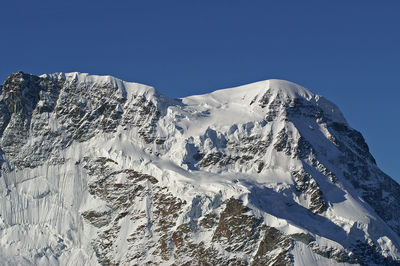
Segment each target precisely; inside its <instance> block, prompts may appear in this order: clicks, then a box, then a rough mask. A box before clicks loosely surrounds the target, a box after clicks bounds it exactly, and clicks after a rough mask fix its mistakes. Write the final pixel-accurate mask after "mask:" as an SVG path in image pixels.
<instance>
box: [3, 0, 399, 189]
mask: <svg viewBox="0 0 400 266" xmlns="http://www.w3.org/2000/svg"><path fill="white" fill-rule="evenodd" d="M7 2H8V3H7ZM0 11H1V12H0V13H1V15H0V36H1V37H0V80H1V82H2V81H3V80H4V79H5V77H6V76H7V75H9V74H10V73H12V72H16V71H18V70H23V71H24V72H28V73H33V74H42V73H53V72H71V71H79V72H89V73H92V74H110V75H114V76H116V77H119V78H121V79H124V80H127V81H135V82H140V83H145V84H149V85H152V86H155V87H156V88H157V89H158V90H159V91H160V92H161V93H163V94H166V95H168V96H170V97H183V96H187V95H192V94H200V93H206V92H210V91H213V90H215V89H219V88H226V87H231V86H236V85H241V84H245V83H250V82H254V81H258V80H264V79H269V78H280V79H286V80H290V81H293V82H296V83H299V84H301V85H303V86H305V87H307V88H309V89H311V90H312V91H313V92H315V93H317V94H321V95H323V96H325V97H327V98H328V99H330V100H331V101H333V102H334V103H336V104H337V105H338V106H339V107H340V109H341V110H342V111H343V113H344V115H345V117H346V118H347V120H348V121H349V123H350V125H351V126H352V127H354V128H356V129H357V130H359V131H361V133H362V134H363V135H364V137H365V138H366V140H367V143H368V144H369V146H370V149H371V152H372V154H373V155H374V157H375V158H376V160H377V163H378V165H379V166H380V167H381V169H382V170H384V171H385V172H386V173H388V174H389V175H391V176H392V177H393V178H395V179H396V180H397V181H398V182H399V181H400V173H399V170H400V138H399V131H400V123H399V121H400V119H399V117H398V116H399V114H400V108H399V105H400V87H399V82H398V78H399V77H400V64H399V63H400V16H399V14H400V1H394V0H393V1H390V0H387V1H372V0H371V1H358V0H352V1H324V0H319V1H312V0H310V1H265V0H264V1H258V0H254V1H235V0H230V1H222V0H221V1H188V0H186V1H174V0H171V1H165V0H164V1H151V0H148V1H122V0H121V1H102V0H97V1H84V0H81V1H75V0H71V1H58V0H53V1H48V0H42V1H26V0H20V1H3V2H1V4H0Z"/></svg>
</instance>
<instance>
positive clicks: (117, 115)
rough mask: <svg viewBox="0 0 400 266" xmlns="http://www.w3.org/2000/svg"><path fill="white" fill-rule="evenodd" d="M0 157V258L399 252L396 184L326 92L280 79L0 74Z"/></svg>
mask: <svg viewBox="0 0 400 266" xmlns="http://www.w3.org/2000/svg"><path fill="white" fill-rule="evenodd" d="M0 166H1V167H0V206H2V207H1V208H0V238H1V239H2V241H1V243H0V261H2V262H4V264H6V265H7V264H10V265H15V264H21V265H27V264H29V265H32V264H33V265H55V264H62V265H64V264H66V265H80V264H85V265H98V264H101V265H110V264H123V265H125V264H126V265H132V264H138V265H144V264H163V265H164V264H165V265H177V264H178V265H198V264H213V265H230V264H236V265H275V264H279V265H291V264H296V265H335V264H340V263H347V264H361V265H366V264H376V265H396V264H397V265H398V264H399V261H400V252H399V249H400V238H399V235H400V222H399V221H400V214H399V212H398V210H399V209H400V201H399V199H400V186H399V185H398V184H397V183H396V182H395V181H393V180H392V179H391V178H390V177H389V176H387V175H385V174H384V173H383V172H382V171H381V170H380V169H379V168H378V166H377V165H376V164H375V161H374V159H373V157H372V155H371V154H370V152H369V149H368V146H367V144H366V143H365V141H364V138H363V137H362V135H361V134H360V133H359V132H358V131H356V130H354V129H352V128H351V127H350V126H349V125H348V124H347V123H346V121H345V119H344V117H343V115H342V114H341V112H340V111H339V109H338V108H337V107H336V106H335V105H334V104H333V103H331V102H329V101H328V100H326V99H324V98H323V97H321V96H318V95H315V94H313V93H311V92H310V91H309V90H308V89H305V88H304V87H302V86H300V85H297V84H295V83H292V82H288V81H283V80H265V81H260V82H255V83H251V84H247V85H243V86H238V87H234V88H230V89H223V90H217V91H214V92H212V93H208V94H203V95H195V96H190V97H185V98H182V99H179V100H171V99H169V98H167V97H165V96H163V95H160V94H158V93H157V92H156V91H155V90H154V88H152V87H149V86H146V85H142V84H138V83H131V82H124V81H122V80H119V79H117V78H114V77H111V76H97V75H89V74H84V73H83V74H82V73H77V72H74V73H65V74H63V73H56V74H49V75H42V76H40V77H37V76H34V75H28V74H23V73H17V74H13V75H11V76H10V77H9V78H8V79H7V80H6V81H5V83H4V84H3V87H2V90H1V95H0ZM16 232H17V233H16ZM38 237H39V238H38Z"/></svg>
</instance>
